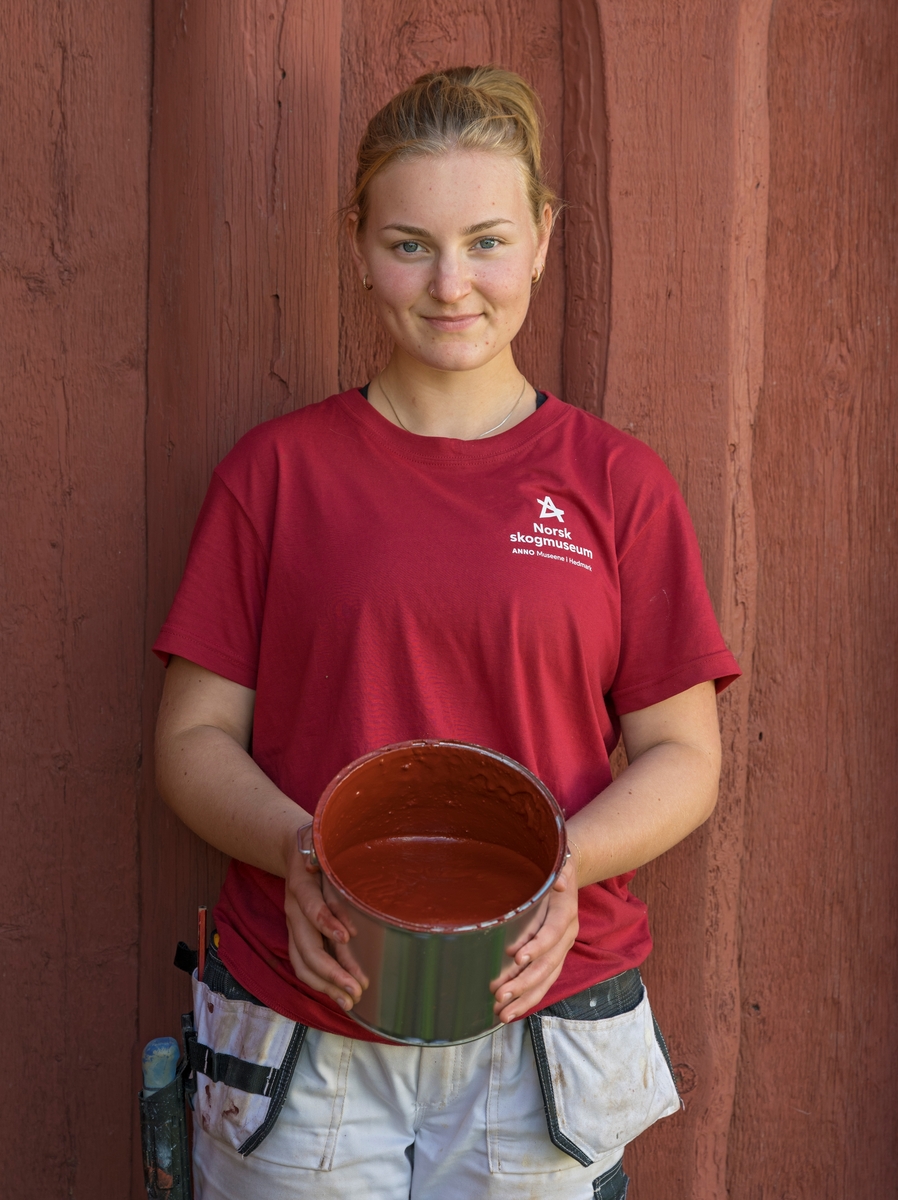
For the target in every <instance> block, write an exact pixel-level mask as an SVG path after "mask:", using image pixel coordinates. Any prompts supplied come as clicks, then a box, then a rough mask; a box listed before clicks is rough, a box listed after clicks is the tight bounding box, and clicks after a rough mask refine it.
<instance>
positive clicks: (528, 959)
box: [521, 954, 530, 967]
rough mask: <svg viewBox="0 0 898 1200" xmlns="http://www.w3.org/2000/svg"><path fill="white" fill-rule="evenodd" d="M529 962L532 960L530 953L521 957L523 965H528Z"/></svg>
mask: <svg viewBox="0 0 898 1200" xmlns="http://www.w3.org/2000/svg"><path fill="white" fill-rule="evenodd" d="M529 962H530V955H529V954H525V955H524V957H523V958H522V959H521V966H522V967H526V966H527V963H529Z"/></svg>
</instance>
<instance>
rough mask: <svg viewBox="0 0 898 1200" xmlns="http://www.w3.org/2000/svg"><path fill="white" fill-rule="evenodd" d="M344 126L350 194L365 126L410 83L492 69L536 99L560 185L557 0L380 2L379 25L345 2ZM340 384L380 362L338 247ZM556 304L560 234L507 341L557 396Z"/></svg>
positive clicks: (380, 348) (384, 350) (380, 342)
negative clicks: (516, 80)
mask: <svg viewBox="0 0 898 1200" xmlns="http://www.w3.org/2000/svg"><path fill="white" fill-rule="evenodd" d="M343 8H344V22H343V80H344V91H343V118H342V130H341V153H340V162H341V167H340V185H341V192H342V195H343V196H346V195H348V193H349V191H350V189H351V187H352V183H353V180H354V178H355V154H356V148H357V146H358V142H359V139H360V138H361V136H362V134H363V132H364V129H365V125H366V123H367V121H368V120H369V119H370V117H372V116H373V115H374V113H375V112H376V111H377V110H378V108H380V107H381V105H383V104H385V103H386V101H387V100H389V98H390V97H391V96H392V95H393V94H394V93H395V92H397V91H399V90H400V89H401V88H403V87H406V86H407V85H408V84H409V83H411V82H412V80H413V79H415V78H416V77H417V76H418V75H422V74H424V72H426V71H433V70H436V69H437V68H439V67H447V66H461V65H464V64H467V65H469V66H476V65H479V64H481V63H497V64H499V65H500V66H504V67H509V68H511V69H512V70H514V71H518V72H519V73H520V74H521V75H523V76H524V78H525V79H526V80H527V81H528V82H529V83H530V84H531V85H532V86H533V87H534V88H535V89H536V91H537V92H538V94H539V96H540V98H541V100H542V102H543V105H544V108H545V113H546V128H547V139H546V146H545V149H546V157H547V163H548V171H549V176H550V179H551V181H552V183H553V184H554V186H555V187H556V189H558V188H559V187H560V186H561V175H562V172H561V153H560V151H561V111H562V83H563V81H562V74H561V13H560V6H559V4H558V2H557V0H552V2H551V3H546V2H545V0H513V2H506V3H503V4H501V5H496V6H492V7H489V8H485V7H484V6H483V5H482V4H481V3H479V0H418V2H417V3H414V4H412V3H410V0H381V2H380V3H379V4H378V6H377V19H376V20H372V19H371V6H370V5H369V4H366V3H364V2H363V0H344V5H343ZM340 279H341V287H340V318H341V325H340V380H341V383H342V386H344V387H353V386H357V385H360V384H362V383H366V382H367V381H368V380H369V379H370V378H371V377H372V376H373V375H374V374H376V372H377V371H378V370H379V369H380V367H381V366H383V365H384V363H385V362H386V360H387V357H388V353H389V349H388V343H387V339H386V338H385V336H384V335H383V334H382V333H381V332H380V331H379V329H378V328H377V325H376V322H375V319H374V317H373V315H372V313H371V310H370V306H369V305H368V304H367V303H366V298H365V295H364V293H363V291H362V289H361V288H360V286H359V281H358V278H357V276H356V273H355V271H354V269H353V267H352V264H351V260H350V258H349V252H348V249H347V247H346V246H345V245H342V247H341V272H340ZM563 296H564V235H563V230H562V229H558V230H557V231H556V234H555V237H554V238H553V245H552V247H551V249H550V251H549V257H548V260H547V269H546V274H545V276H544V278H543V282H542V283H541V284H540V286H539V289H538V290H537V292H536V294H535V295H534V299H533V303H532V305H531V309H530V313H529V314H528V317H527V320H526V322H525V324H524V328H523V329H522V330H521V333H520V334H519V336H518V339H517V341H516V342H515V352H516V356H517V360H518V365H519V366H520V367H521V370H522V371H523V372H524V374H525V375H526V376H527V377H528V378H529V379H530V380H531V381H532V382H533V383H534V384H536V386H537V387H541V388H545V389H548V390H550V391H553V392H558V393H560V392H561V390H562V386H563V378H562V366H561V358H562V341H563V337H562V328H563Z"/></svg>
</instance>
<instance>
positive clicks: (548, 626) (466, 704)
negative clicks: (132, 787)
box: [154, 390, 739, 1038]
mask: <svg viewBox="0 0 898 1200" xmlns="http://www.w3.org/2000/svg"><path fill="white" fill-rule="evenodd" d="M154 648H155V650H156V652H157V653H158V654H160V656H161V657H162V658H163V659H165V660H167V656H168V655H169V654H177V655H181V656H182V657H184V658H187V659H190V660H191V661H192V662H195V663H198V664H199V665H200V666H203V667H206V668H207V669H208V670H210V671H214V672H216V673H217V674H219V675H223V676H225V677H226V678H228V679H231V680H233V681H235V682H236V683H240V684H242V685H243V686H245V687H249V688H254V689H255V690H256V705H255V715H254V720H253V736H252V754H253V758H254V759H255V760H256V762H257V763H258V764H259V766H260V767H261V768H262V769H263V770H264V771H265V772H266V774H268V775H269V776H270V777H271V779H273V780H274V782H275V783H276V784H277V785H278V787H280V788H281V789H282V790H283V791H284V792H285V793H286V794H287V795H288V796H290V797H292V798H293V799H294V800H295V801H297V803H299V804H301V805H302V806H303V807H304V808H305V809H307V810H308V811H314V809H315V806H316V802H317V800H318V797H319V796H320V795H321V793H322V791H323V790H324V788H325V787H326V785H327V784H328V783H329V781H330V780H331V779H332V778H333V776H334V775H336V774H337V772H338V771H339V770H341V768H343V767H344V766H345V765H346V764H347V763H349V762H351V761H352V760H353V759H355V758H357V757H358V756H359V755H361V754H364V753H366V752H368V751H369V750H375V749H377V748H379V747H381V746H384V745H387V744H389V743H392V742H401V741H406V740H408V739H412V738H445V739H451V740H456V741H464V742H473V743H476V744H478V745H482V746H488V747H491V748H493V749H495V750H500V751H502V752H503V753H504V754H508V755H510V756H511V757H512V758H514V759H517V760H518V761H519V762H521V763H523V764H524V765H525V766H527V767H529V769H530V770H531V771H533V772H534V773H535V774H536V775H538V776H539V777H540V778H541V779H543V780H544V781H545V783H546V784H547V785H548V787H549V788H550V789H551V791H552V792H553V794H554V795H555V797H556V799H557V800H558V802H559V804H560V805H561V807H562V809H563V810H564V812H565V814H566V815H568V816H570V815H572V814H573V813H575V812H577V811H578V809H580V808H582V807H583V806H584V805H585V804H587V803H588V802H589V801H590V800H591V799H592V798H593V797H594V796H595V795H596V794H597V793H598V792H600V791H601V790H602V789H603V788H604V787H606V786H607V784H608V783H609V782H610V781H611V771H610V769H609V764H608V756H609V754H610V752H611V751H612V750H613V749H614V746H615V745H616V743H617V740H618V735H619V722H618V714H620V713H628V712H633V711H636V710H638V709H641V708H646V707H647V706H649V705H651V704H656V703H657V702H659V701H661V700H664V699H667V698H668V697H670V696H673V695H675V694H676V693H678V692H682V691H684V690H685V689H686V688H689V687H692V686H693V685H695V684H697V683H701V682H703V681H705V680H709V679H716V680H717V681H718V688H721V687H724V686H725V685H726V684H727V683H728V682H729V681H730V680H732V679H733V678H735V677H736V675H738V674H739V668H738V666H737V664H736V662H735V660H734V659H733V657H732V655H731V654H730V653H729V651H728V650H727V648H726V646H725V644H724V642H723V639H722V637H721V634H720V631H719V629H718V627H717V622H716V620H715V618H714V613H713V611H712V608H711V604H710V601H709V598H708V594H707V590H706V587H705V582H704V578H703V575H702V567H701V560H700V557H699V551H698V546H697V544H696V540H695V535H694V533H693V529H692V524H691V522H690V520H689V516H688V513H687V512H686V508H685V505H684V503H683V500H682V498H681V496H680V493H679V491H678V489H677V487H676V484H675V483H674V481H673V479H672V478H671V476H670V474H669V472H668V471H667V469H666V468H665V466H664V465H663V463H662V462H661V460H660V459H659V458H658V456H657V455H656V454H654V452H653V451H651V450H650V449H649V448H648V447H647V446H645V445H643V444H642V443H641V442H639V441H637V440H636V439H635V438H633V437H630V436H629V435H628V434H625V433H621V432H620V431H618V430H617V429H615V428H613V427H612V426H611V425H608V424H607V423H606V422H604V421H602V420H600V419H599V418H598V417H594V416H592V415H591V414H589V413H586V412H583V411H582V410H580V409H577V408H574V407H572V406H569V405H567V404H564V403H562V402H561V401H560V400H557V399H555V398H554V397H552V396H550V397H549V398H548V399H547V400H546V402H545V403H544V404H542V405H541V406H540V407H539V408H538V409H537V410H536V412H535V413H533V414H532V415H531V416H530V417H528V418H527V419H526V420H524V421H522V422H521V423H520V424H519V425H516V426H515V427H514V428H513V429H510V430H508V432H506V433H502V434H499V435H497V436H495V437H492V438H487V439H485V440H482V441H462V440H458V439H455V438H430V437H420V436H417V435H415V434H412V433H408V432H407V431H405V430H402V429H399V428H397V427H396V426H394V425H392V424H391V423H390V422H389V421H386V420H385V419H384V418H383V417H381V416H380V414H379V413H378V412H376V411H375V409H374V408H372V407H371V406H370V405H369V404H368V402H367V401H366V400H365V398H364V397H363V396H362V394H361V393H360V392H359V391H357V390H353V391H350V392H345V393H344V394H342V395H339V396H332V397H330V399H328V400H325V401H324V402H323V403H321V404H314V405H311V406H309V407H307V408H302V409H299V410H298V411H297V412H294V413H290V414H289V415H288V416H284V417H279V418H277V419H276V420H273V421H269V422H267V423H265V424H263V425H260V426H258V427H257V428H256V429H253V430H252V431H251V432H250V433H248V434H247V435H246V437H244V438H243V439H242V440H241V441H240V442H239V443H238V445H237V446H236V447H235V448H234V450H232V451H231V453H230V454H229V455H228V456H227V457H226V458H225V459H224V461H223V462H222V463H221V465H220V466H219V467H218V468H217V470H216V471H215V474H214V476H213V479H212V483H211V486H210V488H209V492H208V495H207V497H206V500H205V503H204V505H203V508H202V511H201V513H200V516H199V519H198V521H197V525H196V529H195V531H194V535H193V540H192V542H191V545H190V553H189V556H188V560H187V566H186V568H185V571H184V578H183V580H182V582H181V586H180V588H179V590H178V593H177V596H176V597H175V601H174V604H173V605H172V609H171V612H170V613H169V616H168V619H167V620H166V622H165V625H164V626H163V628H162V632H161V633H160V635H159V638H158V640H157V641H156V645H155V647H154ZM631 878H632V873H630V874H627V875H623V876H620V877H619V878H616V879H610V880H606V881H605V882H603V883H596V884H592V885H590V886H588V887H585V888H582V889H581V891H580V932H579V935H578V938H577V941H576V942H575V944H574V946H573V947H572V949H571V950H570V952H569V954H568V956H567V959H566V961H565V965H564V969H563V971H562V973H561V975H560V976H559V978H558V980H557V981H556V982H555V984H554V985H553V987H552V988H551V990H550V991H549V993H548V994H547V995H546V997H545V999H544V1000H543V1002H542V1003H543V1004H551V1003H554V1002H555V1001H556V1000H559V999H562V998H564V997H565V996H569V995H572V994H573V993H574V992H577V991H579V990H580V989H582V988H584V987H586V986H588V985H590V984H593V983H597V982H599V981H601V980H603V979H606V978H608V977H609V976H611V975H615V974H617V973H618V972H620V971H624V970H626V969H627V968H629V967H633V966H638V965H639V964H640V963H641V962H642V961H643V960H644V959H645V957H646V955H647V954H648V952H649V950H650V948H651V939H650V936H649V930H648V923H647V919H646V910H645V905H644V904H643V903H642V901H641V900H639V899H637V898H636V897H634V896H632V895H631V894H630V892H629V891H628V888H627V883H628V882H629V880H630V879H631ZM283 905H284V882H283V880H282V879H278V878H276V877H274V876H273V875H269V874H267V873H266V872H264V871H261V870H258V869H257V868H255V867H250V866H247V865H246V864H245V863H241V862H239V861H237V860H236V859H235V860H233V861H232V863H231V865H230V869H229V871H228V876H227V879H226V881H225V884H224V887H223V889H222V892H221V896H220V898H219V902H218V905H217V907H216V910H215V919H216V922H217V926H218V929H219V932H220V934H221V954H222V957H223V959H224V961H225V963H226V964H227V966H228V968H229V969H230V970H231V972H232V973H233V975H234V976H235V977H236V978H237V979H238V980H239V981H240V983H241V984H243V986H244V987H246V988H248V989H249V990H250V991H251V992H252V993H253V994H254V995H256V996H258V998H259V999H260V1000H262V1001H263V1002H264V1003H265V1004H267V1005H268V1006H269V1007H271V1008H274V1009H276V1010H277V1011H278V1012H280V1013H283V1014H284V1015H285V1016H288V1017H291V1018H292V1019H293V1020H296V1021H302V1022H304V1023H305V1024H308V1025H312V1026H314V1027H316V1028H318V1029H323V1030H327V1031H330V1032H333V1033H341V1034H347V1035H349V1036H351V1037H356V1038H368V1037H369V1036H370V1035H368V1034H367V1033H366V1032H365V1031H364V1030H363V1029H362V1028H361V1027H360V1026H358V1025H357V1024H356V1023H355V1022H354V1021H352V1020H351V1018H349V1017H348V1016H346V1015H345V1014H344V1013H343V1012H342V1011H341V1010H340V1009H339V1008H338V1007H337V1005H336V1004H334V1003H333V1002H332V1001H331V1000H329V999H328V998H327V997H326V996H324V995H323V994H322V993H320V992H315V991H312V990H311V989H309V988H307V987H306V986H305V985H304V984H302V983H300V982H299V980H297V979H296V977H295V975H294V973H293V969H292V967H291V966H290V962H289V959H288V956H287V933H286V924H285V918H284V907H283Z"/></svg>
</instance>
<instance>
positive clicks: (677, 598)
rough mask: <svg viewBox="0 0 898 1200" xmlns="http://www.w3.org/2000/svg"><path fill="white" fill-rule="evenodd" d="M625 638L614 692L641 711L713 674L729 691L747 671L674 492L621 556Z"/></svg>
mask: <svg viewBox="0 0 898 1200" xmlns="http://www.w3.org/2000/svg"><path fill="white" fill-rule="evenodd" d="M619 577H620V596H621V646H620V657H619V659H618V668H617V673H616V675H615V679H614V683H613V684H612V687H611V689H610V690H611V696H612V699H613V701H614V706H615V708H616V710H617V712H618V713H629V712H636V711H638V710H639V709H642V708H648V707H649V706H650V705H652V704H658V703H660V702H661V701H662V700H667V699H669V698H670V697H671V696H675V695H677V694H678V693H679V692H684V691H686V689H687V688H690V687H694V686H695V685H696V684H699V683H704V682H706V681H707V680H714V681H715V683H716V686H717V690H718V691H722V690H723V688H725V687H726V686H727V684H729V683H731V682H732V681H733V680H734V679H735V678H737V676H738V675H739V674H740V671H739V665H738V663H737V662H736V660H735V658H734V657H733V655H732V654H731V653H730V651H729V650H728V649H727V646H726V643H725V642H724V640H723V636H722V634H721V632H720V629H719V627H718V624H717V619H716V617H715V615H714V610H713V608H712V605H711V599H710V597H709V595H708V589H707V587H706V586H705V578H704V573H703V571H702V562H701V555H700V552H699V548H698V542H697V540H696V536H695V532H694V530H693V527H692V521H691V520H690V517H689V513H688V511H687V509H686V504H685V502H684V500H683V498H682V496H681V495H680V493H679V492H678V491H674V492H672V493H671V494H669V495H668V497H667V498H666V499H665V500H664V502H663V503H662V504H661V505H660V506H659V507H658V508H657V509H656V511H655V512H654V513H653V515H652V516H651V517H650V519H649V520H648V521H647V522H646V524H645V525H644V526H643V528H642V529H641V530H640V531H639V533H638V535H637V536H636V537H635V538H634V539H633V541H632V542H631V543H630V544H628V546H627V547H626V550H625V551H624V553H623V554H622V557H621V559H620V562H619Z"/></svg>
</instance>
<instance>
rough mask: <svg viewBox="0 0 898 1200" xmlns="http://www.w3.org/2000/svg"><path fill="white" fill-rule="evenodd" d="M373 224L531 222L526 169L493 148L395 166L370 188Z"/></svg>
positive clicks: (427, 157)
mask: <svg viewBox="0 0 898 1200" xmlns="http://www.w3.org/2000/svg"><path fill="white" fill-rule="evenodd" d="M368 203H369V216H368V220H369V224H370V227H371V228H372V229H374V230H377V229H380V228H382V227H383V226H384V225H385V224H387V223H397V222H398V223H399V224H402V225H414V226H417V227H421V228H427V229H431V228H433V227H435V226H437V225H439V226H443V225H447V226H450V227H453V228H454V227H457V228H460V229H464V228H466V227H468V226H470V225H477V224H480V223H481V222H483V221H488V220H490V219H492V218H497V219H498V218H500V217H502V218H504V219H506V220H510V221H513V222H515V223H518V222H523V223H528V224H529V223H532V219H531V216H530V210H529V205H528V199H527V190H526V185H525V182H524V176H523V170H522V167H521V165H520V164H519V163H518V161H517V159H515V158H513V157H511V156H510V155H508V154H502V153H501V152H498V151H495V150H447V151H445V152H443V153H441V154H428V155H416V156H415V157H413V158H408V159H405V160H404V161H402V160H400V161H398V162H393V163H391V164H390V165H389V166H388V167H386V168H385V169H384V170H383V171H380V172H379V173H378V174H377V175H376V176H375V177H374V178H373V179H372V180H371V183H370V184H369V185H368Z"/></svg>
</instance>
